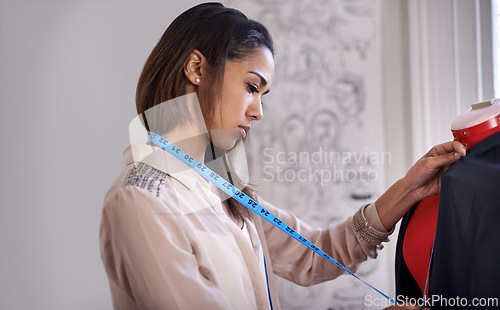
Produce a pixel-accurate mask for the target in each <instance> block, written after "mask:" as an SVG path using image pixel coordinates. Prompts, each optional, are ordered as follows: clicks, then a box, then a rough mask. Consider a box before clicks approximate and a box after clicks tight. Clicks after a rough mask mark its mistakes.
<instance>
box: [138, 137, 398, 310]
mask: <svg viewBox="0 0 500 310" xmlns="http://www.w3.org/2000/svg"><path fill="white" fill-rule="evenodd" d="M148 142H150V143H154V144H155V145H157V146H158V147H160V148H162V149H163V150H165V151H167V152H168V153H170V154H172V155H173V156H174V157H175V158H177V159H179V160H180V161H182V162H183V163H184V164H186V165H187V166H189V167H190V168H192V169H193V170H195V171H196V172H197V173H198V174H200V175H201V176H202V177H204V178H205V179H207V180H208V181H210V182H212V183H213V184H214V185H215V186H217V187H218V188H219V189H221V190H222V191H223V192H225V193H226V194H228V195H229V196H231V197H233V198H234V199H236V200H237V201H238V202H239V203H241V204H242V205H244V206H245V207H247V208H248V209H250V210H252V211H253V212H255V213H256V214H258V215H260V216H261V217H262V218H264V219H265V220H266V221H268V222H269V223H271V224H273V225H274V226H276V227H278V228H279V229H280V230H281V231H283V232H284V233H286V234H287V235H289V236H290V237H292V238H294V239H295V240H297V241H299V242H300V243H302V244H303V245H305V246H306V247H308V248H309V249H311V250H313V251H314V252H315V253H317V254H318V255H320V256H322V257H324V258H325V259H327V260H329V261H330V262H332V263H334V264H335V265H337V267H339V268H340V269H342V270H344V271H346V272H347V273H349V274H350V275H352V276H353V277H355V278H356V279H358V280H359V281H361V282H363V283H364V284H366V285H367V286H369V287H370V288H372V289H373V290H375V291H376V292H377V293H379V294H381V295H382V296H384V297H385V298H387V299H388V300H389V301H390V302H391V303H393V304H396V301H395V300H394V299H392V298H391V297H389V296H387V295H386V294H384V293H382V292H381V291H380V290H378V289H377V288H375V287H373V286H372V285H370V284H369V283H367V282H366V281H364V280H363V279H361V278H360V277H358V276H357V275H355V274H354V273H353V272H352V271H350V270H349V269H347V268H346V267H344V266H343V265H342V264H341V263H339V262H337V261H336V260H334V259H333V258H331V257H330V256H329V255H328V254H326V253H325V252H323V250H321V249H320V248H318V247H317V246H315V245H314V244H313V243H312V242H310V241H309V240H307V239H306V238H304V237H302V236H301V235H300V234H299V233H297V232H296V231H295V230H293V229H292V228H291V227H290V226H288V225H287V224H286V223H284V222H283V221H281V220H280V219H279V218H277V217H276V216H275V215H274V214H272V213H271V212H269V211H267V210H266V209H265V208H264V207H262V206H261V205H260V204H258V203H257V202H255V201H254V200H253V199H252V198H250V197H248V196H247V195H246V194H245V193H243V192H242V191H240V190H239V189H237V188H236V187H235V186H234V185H232V184H231V183H229V182H228V181H226V180H225V179H224V178H223V177H221V176H219V175H218V174H217V173H215V172H213V171H212V170H210V168H208V167H207V166H205V165H204V164H202V163H200V162H199V161H197V160H196V159H195V158H193V157H192V156H191V155H189V154H188V153H186V152H184V151H183V150H182V149H180V148H178V147H177V146H176V145H175V144H173V143H172V142H170V141H168V140H167V139H165V138H164V137H163V136H160V135H157V134H155V133H152V132H148Z"/></svg>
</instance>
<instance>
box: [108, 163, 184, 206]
mask: <svg viewBox="0 0 500 310" xmlns="http://www.w3.org/2000/svg"><path fill="white" fill-rule="evenodd" d="M171 183H172V182H171V178H170V176H169V175H168V174H167V173H166V172H164V171H161V170H159V169H157V168H154V167H152V166H150V165H147V164H145V163H142V162H137V163H133V164H130V165H128V166H127V167H126V168H125V169H124V171H122V173H120V175H119V176H118V177H117V179H116V180H115V182H114V183H113V185H112V186H111V188H110V189H109V190H108V192H107V193H106V196H105V198H104V209H117V208H119V209H120V210H125V209H127V207H133V208H134V209H149V211H151V209H157V208H161V209H164V208H166V207H167V208H168V207H171V203H169V202H170V201H172V197H170V196H172V195H175V193H173V192H172V184H171Z"/></svg>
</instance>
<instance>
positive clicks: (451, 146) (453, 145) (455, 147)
mask: <svg viewBox="0 0 500 310" xmlns="http://www.w3.org/2000/svg"><path fill="white" fill-rule="evenodd" d="M452 152H453V153H455V152H456V153H459V154H460V155H461V156H465V154H466V148H465V145H463V144H462V143H460V142H458V141H450V142H446V143H442V144H438V145H436V146H435V147H433V148H432V149H431V150H430V151H429V152H427V154H426V156H429V157H435V156H440V155H444V154H447V153H452Z"/></svg>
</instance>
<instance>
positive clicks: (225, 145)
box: [210, 130, 241, 151]
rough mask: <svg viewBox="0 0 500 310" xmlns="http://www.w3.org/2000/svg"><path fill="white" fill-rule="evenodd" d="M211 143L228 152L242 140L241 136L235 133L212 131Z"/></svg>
mask: <svg viewBox="0 0 500 310" xmlns="http://www.w3.org/2000/svg"><path fill="white" fill-rule="evenodd" d="M210 140H211V142H212V143H213V144H214V146H216V147H217V148H219V149H222V150H225V151H228V150H230V149H232V148H233V147H234V146H235V145H236V143H237V142H238V141H239V140H241V135H240V134H239V133H236V132H234V131H228V130H213V131H211V139H210Z"/></svg>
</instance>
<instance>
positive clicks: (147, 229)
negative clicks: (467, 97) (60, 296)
mask: <svg viewBox="0 0 500 310" xmlns="http://www.w3.org/2000/svg"><path fill="white" fill-rule="evenodd" d="M273 72H274V59H273V43H272V39H271V36H270V35H269V33H268V31H267V30H266V28H265V27H264V26H262V25H261V24H259V23H258V22H255V21H251V20H248V19H247V17H246V16H245V15H243V14H242V13H241V12H239V11H237V10H234V9H230V8H225V7H224V6H223V5H221V4H217V3H210V4H201V5H198V6H196V7H193V8H191V9H189V10H187V11H186V12H184V13H183V14H181V15H180V16H179V17H178V18H177V19H176V20H174V21H173V22H172V24H171V25H170V26H169V27H168V29H167V30H166V31H165V33H164V34H163V36H162V37H161V39H160V41H159V42H158V44H157V45H156V47H155V48H154V49H153V51H152V53H151V55H150V56H149V58H148V60H147V61H146V64H145V66H144V70H143V72H142V75H141V77H140V79H139V84H138V88H137V97H136V101H137V112H138V114H139V116H140V117H141V118H140V119H141V121H142V123H143V124H144V126H145V127H146V129H147V130H149V131H152V132H155V133H156V134H160V135H162V136H163V137H165V138H166V139H168V140H169V141H171V142H173V143H174V144H176V145H177V146H178V147H180V148H181V149H183V150H184V151H186V152H187V153H188V154H190V155H191V156H193V157H194V158H196V159H197V160H198V161H200V162H204V161H205V163H207V162H208V160H206V158H207V157H211V160H212V162H213V163H215V165H213V168H214V169H215V170H217V171H218V172H219V173H221V174H222V175H223V176H225V177H227V179H229V181H231V182H233V183H235V184H238V187H240V186H241V187H240V188H242V187H245V189H244V191H245V192H246V193H247V194H249V195H250V196H251V197H253V198H254V199H255V200H256V201H259V202H260V203H261V204H262V205H263V206H264V207H265V208H266V209H268V210H269V211H271V212H272V213H273V214H275V215H277V216H278V217H279V218H280V219H282V220H283V221H284V222H285V223H287V224H288V225H290V226H291V227H292V228H293V229H294V230H295V231H297V232H298V233H300V234H301V235H303V236H304V237H306V238H307V239H308V240H310V241H311V242H313V243H315V244H316V245H318V246H319V247H320V248H321V249H323V250H324V251H325V252H326V253H327V254H329V255H330V256H332V257H333V258H334V259H335V260H337V261H339V262H340V263H342V264H343V265H344V266H346V267H347V268H348V269H350V270H355V269H356V267H357V266H358V265H359V264H360V263H361V262H362V261H364V260H366V259H367V257H376V255H377V249H378V248H381V245H380V244H381V242H382V241H384V240H386V239H387V236H389V235H390V233H391V232H392V231H393V227H394V225H395V224H396V222H397V221H398V220H399V219H400V218H401V217H402V216H403V215H404V214H405V213H406V212H407V211H408V209H409V208H410V207H411V206H412V205H413V204H414V203H415V202H416V201H419V200H420V199H422V198H423V197H427V196H431V195H434V194H436V193H437V192H438V191H439V182H440V176H441V174H442V173H443V171H444V170H445V169H446V168H447V167H448V166H449V165H451V164H452V163H454V162H455V161H456V160H457V158H458V156H460V155H465V149H464V148H463V146H462V145H461V144H460V143H455V142H453V143H452V142H449V143H445V144H441V145H438V146H436V147H435V148H433V149H432V150H431V151H430V152H429V153H428V154H426V155H425V156H424V157H423V158H422V159H421V160H419V161H418V162H417V163H416V164H415V165H414V166H413V167H412V168H411V169H410V171H409V172H408V173H407V174H406V176H405V177H404V178H402V179H401V180H399V181H398V182H396V183H395V184H394V185H393V186H392V187H391V188H390V189H389V190H388V191H387V192H386V193H384V195H382V196H381V197H380V199H378V200H377V201H376V202H375V203H373V204H371V205H368V206H364V207H362V208H361V209H360V210H359V211H358V212H357V213H356V214H355V215H354V216H353V217H351V218H349V219H348V220H346V221H345V222H343V223H341V224H340V225H335V226H331V227H329V228H328V229H312V228H311V227H309V226H307V225H306V224H304V223H303V222H301V221H300V220H298V219H297V218H296V217H295V216H294V215H292V214H290V213H288V212H286V211H283V210H280V209H278V208H276V207H275V206H273V205H271V204H269V203H267V202H266V201H264V200H262V199H260V198H259V197H257V196H256V195H255V194H254V193H253V192H252V191H251V189H250V188H249V187H248V186H245V183H246V182H244V181H243V182H240V181H241V179H244V178H241V174H240V173H239V172H238V171H240V170H241V169H236V168H234V166H235V162H236V161H233V160H232V156H228V154H229V153H231V152H233V150H234V149H236V148H238V146H240V145H241V143H239V141H241V140H242V139H244V138H245V137H246V136H247V135H248V134H251V133H250V132H249V130H250V128H251V125H252V123H253V121H257V120H260V119H261V118H262V116H263V114H262V97H263V96H264V95H265V94H267V93H268V92H269V91H270V88H271V83H272V77H273ZM186 94H187V95H186ZM198 100H199V102H198ZM226 151H228V152H227V154H226ZM233 153H234V152H233ZM221 154H222V155H221ZM125 157H126V162H127V164H128V166H127V168H126V169H125V170H124V171H123V173H122V174H121V175H120V176H119V177H118V179H117V181H116V182H115V183H114V185H113V186H112V187H111V189H110V190H109V191H108V193H107V195H106V198H105V201H104V210H103V217H102V223H101V251H102V258H103V261H104V265H105V267H106V271H107V274H108V277H109V281H110V286H111V292H112V296H113V303H114V307H115V309H199V308H202V309H270V308H274V309H278V308H279V305H278V297H277V292H276V289H275V284H274V282H273V277H271V276H268V275H270V274H271V273H276V274H277V275H279V276H281V277H284V278H286V279H288V280H291V281H293V282H295V283H298V284H301V285H312V284H315V283H319V282H322V281H326V280H330V279H333V278H335V277H337V276H339V275H340V274H342V273H343V271H342V270H341V269H340V268H338V267H337V266H335V265H334V264H332V263H330V262H328V261H327V260H325V259H323V258H321V257H319V255H316V254H314V253H313V252H312V251H310V250H309V249H307V248H306V247H304V246H303V245H301V244H300V243H298V242H297V241H295V240H293V239H292V238H289V237H288V236H287V235H285V234H284V233H283V232H281V231H280V230H279V229H277V228H275V227H274V226H272V225H271V224H270V223H268V222H267V221H264V220H262V219H261V218H260V217H258V216H257V215H255V214H252V213H251V212H250V211H249V210H248V209H247V208H245V207H244V206H242V205H240V204H239V203H237V202H236V201H235V200H234V199H232V198H231V199H228V200H226V199H225V197H224V196H223V195H221V193H220V192H218V191H217V190H216V189H215V188H214V186H213V185H211V184H210V183H209V182H208V181H206V180H204V179H203V178H202V177H201V176H199V175H197V174H196V173H195V172H194V171H193V170H190V169H187V166H185V165H184V164H183V163H181V162H180V161H178V160H177V159H175V158H174V157H172V155H170V154H168V153H167V152H165V151H163V150H162V149H159V148H157V147H154V146H151V145H146V144H143V145H133V146H131V147H130V148H129V149H128V150H126V152H125ZM236 157H238V156H236ZM207 165H208V163H207ZM238 182H239V183H238Z"/></svg>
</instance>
